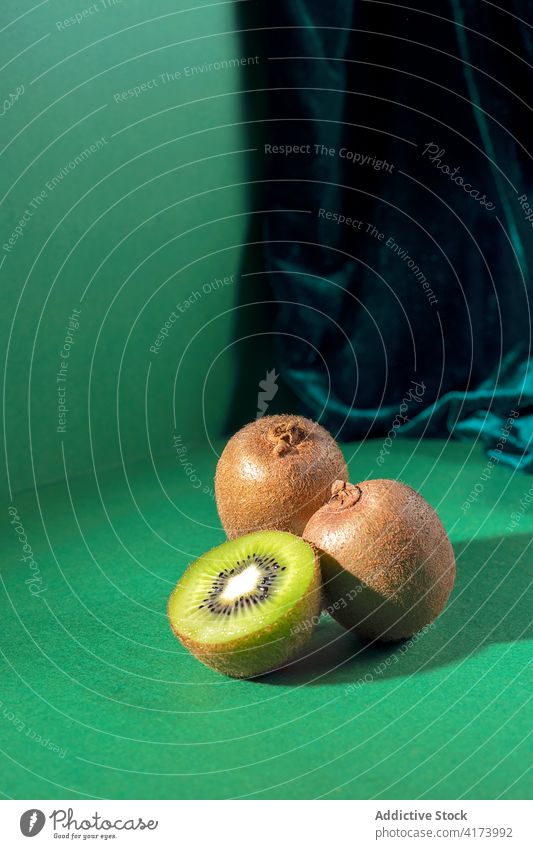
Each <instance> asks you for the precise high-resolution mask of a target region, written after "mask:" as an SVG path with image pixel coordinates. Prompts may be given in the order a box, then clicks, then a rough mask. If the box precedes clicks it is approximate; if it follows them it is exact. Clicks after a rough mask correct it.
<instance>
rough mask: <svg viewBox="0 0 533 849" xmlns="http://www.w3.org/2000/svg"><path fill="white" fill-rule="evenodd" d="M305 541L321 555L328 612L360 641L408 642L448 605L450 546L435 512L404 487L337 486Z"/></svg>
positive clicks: (382, 483)
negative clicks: (364, 639)
mask: <svg viewBox="0 0 533 849" xmlns="http://www.w3.org/2000/svg"><path fill="white" fill-rule="evenodd" d="M303 537H304V539H305V540H306V541H307V542H311V543H312V544H314V545H315V546H316V547H317V548H318V549H319V551H320V553H321V569H322V579H323V587H324V594H325V596H326V599H327V602H328V607H327V608H326V609H327V610H328V612H329V613H331V615H332V616H333V617H334V618H335V619H337V621H338V622H340V624H341V625H343V626H344V627H345V628H347V629H349V630H353V631H354V632H355V633H357V634H358V635H359V636H361V637H364V638H366V639H371V640H380V641H383V642H389V641H393V640H402V639H407V638H408V637H412V636H413V634H416V633H417V632H418V631H420V630H421V629H422V628H424V627H425V626H426V625H428V624H429V623H430V622H433V620H434V619H436V618H437V616H439V614H440V613H441V612H442V611H443V609H444V607H445V606H446V602H447V601H448V598H449V596H450V593H451V591H452V589H453V585H454V581H455V572H456V567H455V556H454V553H453V548H452V545H451V542H450V540H449V538H448V536H447V534H446V531H445V529H444V527H443V525H442V523H441V521H440V519H439V517H438V515H437V513H436V512H435V510H434V509H433V508H432V507H431V506H430V505H429V504H428V502H427V501H426V500H425V499H424V498H422V496H421V495H420V494H419V493H418V492H416V491H415V490H414V489H411V487H409V486H407V485H406V484H403V483H400V482H399V481H393V480H368V481H364V482H363V483H359V484H357V485H355V486H354V485H352V484H349V483H348V484H347V483H345V482H343V481H337V482H336V483H335V484H334V486H333V487H332V498H331V499H330V501H329V502H328V504H326V505H324V507H322V508H321V509H319V510H318V511H317V512H316V513H315V514H314V515H313V516H312V517H311V519H310V520H309V522H308V523H307V526H306V528H305V530H304V533H303Z"/></svg>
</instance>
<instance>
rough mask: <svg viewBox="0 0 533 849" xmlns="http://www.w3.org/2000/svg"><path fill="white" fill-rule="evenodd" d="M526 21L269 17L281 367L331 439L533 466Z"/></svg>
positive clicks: (270, 245)
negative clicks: (402, 444) (456, 449)
mask: <svg viewBox="0 0 533 849" xmlns="http://www.w3.org/2000/svg"><path fill="white" fill-rule="evenodd" d="M532 6H533V4H532V3H531V2H525V0H515V2H513V3H512V4H511V6H510V7H507V8H506V9H503V6H502V8H498V7H497V6H496V5H495V4H492V3H485V2H482V3H481V4H479V3H472V2H465V0H436V2H434V3H432V4H431V6H428V4H427V3H424V2H422V0H412V2H410V3H409V4H408V5H405V6H403V5H399V4H392V3H388V2H377V0H353V2H346V1H345V0H344V2H341V0H328V2H327V3H324V2H322V0H295V1H294V2H291V3H280V2H273V3H270V4H268V11H267V12H266V14H267V26H268V27H269V30H268V33H269V36H268V45H267V48H268V62H267V65H268V75H269V79H268V87H269V101H268V112H269V114H268V119H269V120H268V121H267V122H266V128H267V129H266V130H265V139H264V141H265V149H264V156H265V159H266V167H267V176H268V184H267V188H266V190H265V191H266V192H267V195H268V198H267V202H268V208H270V209H280V210H285V211H283V212H279V213H277V214H276V215H268V216H266V220H265V223H264V239H265V268H266V270H267V271H268V272H269V280H270V284H271V287H272V289H273V291H274V294H275V298H276V301H277V304H278V306H277V330H278V331H279V335H278V339H279V359H280V363H281V368H282V370H283V375H284V379H285V380H286V382H287V383H288V384H289V385H290V387H291V388H292V389H293V390H294V392H296V394H297V395H298V396H299V397H300V398H301V400H302V404H303V405H304V407H305V409H306V411H307V412H308V413H309V414H310V415H312V416H313V417H315V418H318V419H320V420H321V421H322V422H323V423H324V424H325V425H326V426H327V427H329V429H330V430H332V431H333V432H335V433H336V434H338V435H339V436H340V437H341V438H343V439H347V440H349V439H361V438H364V437H366V436H368V435H372V436H379V435H384V434H387V433H388V432H389V430H390V429H391V427H392V426H393V423H394V422H398V423H399V428H398V433H400V434H402V435H410V436H413V437H420V436H430V437H447V436H448V435H450V434H451V435H453V436H454V437H456V438H462V439H470V440H476V439H481V440H482V442H483V443H484V444H486V447H487V449H488V450H489V451H490V450H492V451H493V456H497V458H498V460H501V461H502V462H506V463H508V464H510V465H512V466H515V467H520V468H522V469H524V470H533V441H532V437H533V375H532V370H531V342H532V332H531V302H533V291H532V290H533V287H532V278H531V268H532V262H533V179H532V175H533V151H531V150H530V138H531V128H532V120H531V118H532V104H531V92H532V91H533V87H532V78H533V75H532V66H533V52H532V36H531V28H530V27H528V26H527V24H526V23H525V21H526V20H530V21H533V15H532V12H533V8H532ZM481 7H482V14H480V8H481ZM521 19H522V20H521ZM495 452H496V453H495Z"/></svg>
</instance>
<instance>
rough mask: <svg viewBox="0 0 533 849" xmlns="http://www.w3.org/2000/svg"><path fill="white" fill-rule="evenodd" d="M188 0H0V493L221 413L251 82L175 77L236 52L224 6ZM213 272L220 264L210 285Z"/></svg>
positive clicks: (221, 75)
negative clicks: (68, 340) (1, 43)
mask: <svg viewBox="0 0 533 849" xmlns="http://www.w3.org/2000/svg"><path fill="white" fill-rule="evenodd" d="M191 5H193V4H191V3H190V2H188V0H187V2H185V0H178V2H174V3H172V4H169V3H168V2H164V0H156V2H152V3H150V4H146V3H143V2H139V0H128V1H127V2H126V0H123V2H120V3H119V2H116V3H115V4H110V5H108V6H107V7H104V4H103V3H102V2H98V3H97V4H95V5H93V6H91V4H89V3H84V2H83V0H80V2H79V3H71V2H69V3H67V2H64V0H55V2H49V3H41V4H40V5H37V6H34V8H33V10H32V6H31V5H30V4H29V3H27V2H24V3H23V4H22V5H21V3H20V2H19V0H8V2H3V3H2V26H5V25H6V24H9V22H14V23H11V25H10V26H8V29H7V30H5V31H4V33H3V37H4V39H6V36H7V35H8V34H9V39H6V41H7V43H8V44H9V55H6V56H4V57H3V60H4V63H6V64H4V69H3V71H2V77H3V89H2V90H3V92H5V93H15V92H16V91H17V88H18V89H19V91H20V89H21V88H22V87H24V91H23V93H22V94H21V96H19V98H18V99H17V100H16V101H15V102H14V103H13V104H12V105H11V106H10V108H8V109H7V110H6V112H5V114H4V115H3V116H2V117H1V118H0V138H1V145H0V150H1V157H0V163H1V166H2V167H1V168H0V192H1V198H2V206H1V208H2V214H1V240H0V241H1V244H2V246H5V245H6V244H7V248H5V247H2V249H1V255H0V262H1V263H2V264H1V269H0V281H1V289H2V292H3V303H4V309H3V310H2V313H1V315H0V322H1V324H0V339H1V346H2V347H1V351H2V360H3V361H4V359H5V361H6V363H7V365H6V368H5V374H4V379H5V389H4V391H5V417H4V423H5V444H4V450H3V451H2V455H3V461H2V462H3V464H4V463H5V461H6V456H7V458H8V476H7V477H6V479H5V481H3V484H2V488H3V491H4V492H9V491H11V492H15V491H17V490H20V489H25V488H28V487H33V485H34V480H35V481H36V482H37V483H39V484H44V483H48V482H51V481H54V480H57V479H59V478H62V477H63V476H64V467H63V466H64V464H65V467H66V469H67V470H68V474H69V476H74V475H77V474H79V473H82V472H83V471H85V470H87V469H90V468H91V467H92V465H93V463H94V464H95V466H96V467H97V468H104V467H109V466H113V465H116V464H121V463H122V462H123V461H124V462H126V463H130V462H132V461H134V460H135V459H137V458H139V457H142V456H146V455H147V454H148V453H149V452H152V453H153V454H154V455H159V454H165V453H167V454H168V453H169V452H171V451H172V450H173V438H174V436H175V433H176V432H179V433H180V434H181V436H182V439H183V440H184V441H185V442H186V443H188V442H194V441H198V440H205V439H211V438H212V437H214V436H216V435H218V434H219V433H220V432H221V430H222V429H223V427H224V423H225V422H227V421H228V420H229V417H230V412H231V410H230V408H231V406H232V404H233V398H234V386H233V383H234V377H233V375H234V374H235V369H234V356H235V354H236V351H235V346H234V345H232V344H231V342H232V339H233V335H234V326H235V321H236V318H235V310H234V307H235V305H236V302H237V299H238V297H240V296H238V295H237V289H238V286H239V272H240V271H241V264H242V253H243V250H242V248H241V245H242V243H243V242H244V241H246V239H247V234H248V227H249V225H248V223H247V216H246V210H247V208H248V207H249V202H250V200H249V196H248V188H247V185H246V184H247V182H248V180H249V166H250V156H251V154H249V153H246V152H243V151H246V150H248V149H249V148H251V147H252V146H253V143H251V141H250V138H249V136H248V131H247V129H246V125H245V124H244V123H243V118H244V116H243V114H242V111H243V100H242V98H240V97H239V95H238V92H239V91H240V90H241V89H242V88H246V87H247V88H251V87H255V86H256V85H258V83H257V80H258V79H259V75H260V74H261V73H262V69H261V64H262V59H261V58H259V59H255V58H251V59H250V60H249V64H247V65H246V66H245V67H241V68H235V67H229V68H224V67H223V68H221V69H220V70H215V69H212V70H208V69H207V70H204V72H203V73H193V74H192V75H187V72H186V70H185V69H186V68H187V67H190V68H192V67H195V66H196V67H197V66H203V65H206V64H207V65H208V64H209V63H215V62H222V61H224V60H230V59H234V58H237V57H243V56H248V54H247V53H246V50H245V48H244V47H243V44H242V43H241V38H240V35H239V33H238V32H237V30H238V29H239V26H240V24H239V14H240V11H239V8H238V6H239V4H235V3H233V2H226V3H215V4H207V5H201V4H199V5H198V7H197V8H194V9H192V10H191V8H190V7H191ZM90 8H92V9H93V11H92V12H91V11H87V10H89V9H90ZM96 8H97V11H95V9H96ZM83 10H85V17H84V18H83V19H82V20H81V21H80V22H79V23H73V24H71V25H69V26H66V25H65V24H64V23H62V22H63V21H64V20H65V19H66V18H67V17H69V16H73V15H75V14H76V13H81V14H83ZM21 15H24V18H23V19H21V20H17V21H15V19H17V18H19V16H21ZM189 74H190V72H189ZM162 75H163V76H162ZM171 75H173V77H174V78H172V77H171ZM163 78H164V81H163ZM151 80H156V82H155V83H151V85H149V86H146V85H145V90H143V91H141V92H140V93H138V94H134V95H133V96H131V95H130V96H125V95H123V94H122V93H123V92H127V90H132V89H133V88H134V87H135V86H137V87H141V86H142V84H143V83H145V84H146V83H147V82H148V81H151ZM6 96H7V95H6ZM98 139H100V140H101V141H100V143H99V144H98V145H97V148H98V149H96V150H94V151H93V152H90V153H85V154H83V153H82V152H83V151H87V149H88V148H89V149H90V146H91V145H94V144H95V143H96V142H97V140H98ZM80 155H81V159H80ZM76 157H78V159H76ZM69 163H74V165H72V164H69ZM61 173H63V177H62V178H60V179H58V180H57V181H56V182H55V183H52V182H51V181H53V180H54V177H55V176H56V175H59V176H60V175H61ZM38 195H40V196H41V197H40V202H34V205H33V206H32V205H31V203H32V199H34V198H35V197H36V196H38ZM26 210H28V213H29V214H28V213H26V219H27V220H26V223H25V226H24V227H23V229H22V235H19V236H18V237H15V240H14V244H11V245H10V244H9V241H8V240H9V238H10V237H12V233H13V232H14V231H15V228H16V227H17V225H18V224H19V221H20V219H21V218H22V217H23V216H24V214H25V212H26ZM252 217H253V216H252ZM232 275H233V278H232ZM215 278H216V279H218V280H220V279H224V278H232V279H231V282H229V283H228V284H227V285H223V286H219V287H218V288H211V287H210V285H209V284H210V283H211V281H213V280H214V279H215ZM204 284H207V285H206V286H205V288H203V287H204ZM194 292H198V293H199V296H196V295H193V297H192V298H191V297H190V296H191V293H194ZM187 300H190V306H189V308H186V306H185V305H184V302H186V301H187ZM177 304H182V308H183V312H179V310H176V305H177ZM73 309H78V310H81V313H80V316H79V328H78V329H77V330H76V331H75V334H74V337H75V341H74V344H73V345H72V346H71V350H70V357H69V360H68V368H67V370H66V374H67V378H66V381H64V382H62V383H61V388H62V389H64V390H65V399H66V404H65V406H66V407H67V408H68V412H67V413H66V417H65V426H66V429H65V433H58V432H57V426H58V423H59V420H58V401H59V400H60V398H59V396H58V388H59V387H60V384H58V383H57V379H56V375H57V374H58V373H59V371H60V368H61V359H62V358H61V355H60V352H61V350H62V347H63V343H64V340H65V337H66V327H67V324H68V319H69V316H71V314H72V311H73ZM173 311H174V312H176V314H177V316H178V317H177V320H176V321H175V322H174V324H173V325H172V327H171V328H170V329H169V333H168V337H167V338H166V339H165V340H164V344H163V345H161V347H160V348H159V351H158V353H157V354H155V353H153V352H151V351H150V346H151V345H153V343H154V340H155V339H156V337H157V335H158V333H159V331H160V329H161V327H162V326H163V325H164V324H165V321H167V319H168V317H169V316H170V314H171V313H172V312H173ZM248 365H249V364H248ZM261 376H262V375H261V374H260V373H259V372H258V374H257V376H255V375H254V377H253V379H252V381H251V383H252V384H253V385H255V386H257V381H258V380H259V379H261ZM255 400H256V395H255V397H252V396H250V404H251V405H252V408H251V409H250V410H249V411H246V412H245V414H244V417H245V418H253V417H254V415H255V407H254V406H253V404H255ZM174 411H175V413H176V420H177V421H176V424H175V423H174V418H173V414H174ZM63 449H64V460H63ZM2 477H3V475H2Z"/></svg>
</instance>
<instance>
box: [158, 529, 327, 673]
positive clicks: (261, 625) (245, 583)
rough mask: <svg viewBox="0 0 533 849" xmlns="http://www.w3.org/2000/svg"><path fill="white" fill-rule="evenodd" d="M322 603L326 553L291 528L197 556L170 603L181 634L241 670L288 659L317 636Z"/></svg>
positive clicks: (213, 660)
mask: <svg viewBox="0 0 533 849" xmlns="http://www.w3.org/2000/svg"><path fill="white" fill-rule="evenodd" d="M320 608H321V583H320V568H319V562H318V556H317V554H316V552H315V549H314V548H313V546H311V545H309V544H308V543H307V542H305V541H304V540H302V539H301V538H300V537H296V536H294V535H293V534H290V533H286V532H284V531H258V532H256V533H252V534H247V535H246V536H242V537H237V538H236V539H233V540H229V541H228V542H225V543H223V544H222V545H219V546H217V547H216V548H213V549H211V551H208V552H207V553H206V554H203V555H202V556H201V557H199V558H198V559H197V560H195V561H194V562H193V563H192V564H191V565H190V566H189V567H188V569H187V570H186V572H185V573H184V575H183V576H182V577H181V579H180V580H179V581H178V583H177V585H176V587H175V589H174V591H173V592H172V594H171V596H170V599H169V603H168V616H169V620H170V625H171V627H172V630H173V631H174V633H175V635H176V636H177V637H178V638H179V640H180V641H181V642H182V643H183V645H184V646H186V648H188V649H189V650H190V651H191V652H192V653H193V654H194V655H195V656H196V657H197V658H198V660H200V661H201V662H202V663H204V664H205V665H206V666H210V667H211V668H213V669H216V670H217V671H219V672H222V673H224V674H225V675H229V676H231V677H233V678H251V677H254V676H256V675H262V674H263V673H265V672H269V671H271V670H273V669H277V668H279V667H281V666H283V665H284V664H285V663H286V662H287V660H289V659H290V658H291V657H292V656H293V655H295V654H297V653H298V652H299V651H300V649H301V648H302V646H303V645H304V644H305V642H307V640H308V639H309V637H310V635H311V633H312V630H313V623H314V622H316V621H317V617H318V614H319V612H320Z"/></svg>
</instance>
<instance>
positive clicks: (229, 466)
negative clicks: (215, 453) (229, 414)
mask: <svg viewBox="0 0 533 849" xmlns="http://www.w3.org/2000/svg"><path fill="white" fill-rule="evenodd" d="M347 475H348V470H347V468H346V463H345V461H344V457H343V456H342V453H341V450H340V448H339V446H338V445H337V443H336V442H335V440H334V439H333V437H332V436H331V434H329V433H328V431H327V430H325V429H324V428H323V427H321V425H319V424H317V423H316V422H313V421H311V420H310V419H306V418H304V417H303V416H294V415H279V416H263V417H262V418H260V419H257V421H254V422H250V424H247V425H246V426H245V427H243V428H241V430H239V431H238V432H237V433H236V434H235V435H234V436H232V437H231V439H230V440H229V442H228V443H227V445H226V447H225V448H224V451H223V452H222V455H221V457H220V459H219V461H218V464H217V470H216V477H215V494H216V501H217V508H218V513H219V516H220V520H221V522H222V525H223V527H224V530H225V531H226V534H227V535H228V537H229V538H230V539H232V538H233V537H237V536H241V535H242V534H247V533H251V532H252V531H259V530H263V529H264V530H267V529H272V530H274V529H275V530H280V531H289V532H290V533H293V534H298V535H301V534H302V531H303V529H304V527H305V525H306V522H307V521H308V519H309V518H310V517H311V516H312V515H313V513H314V512H315V511H316V510H318V508H319V507H321V506H322V504H325V503H326V501H327V500H328V498H329V494H330V490H331V485H332V483H333V481H335V480H337V478H343V479H346V478H347Z"/></svg>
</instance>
